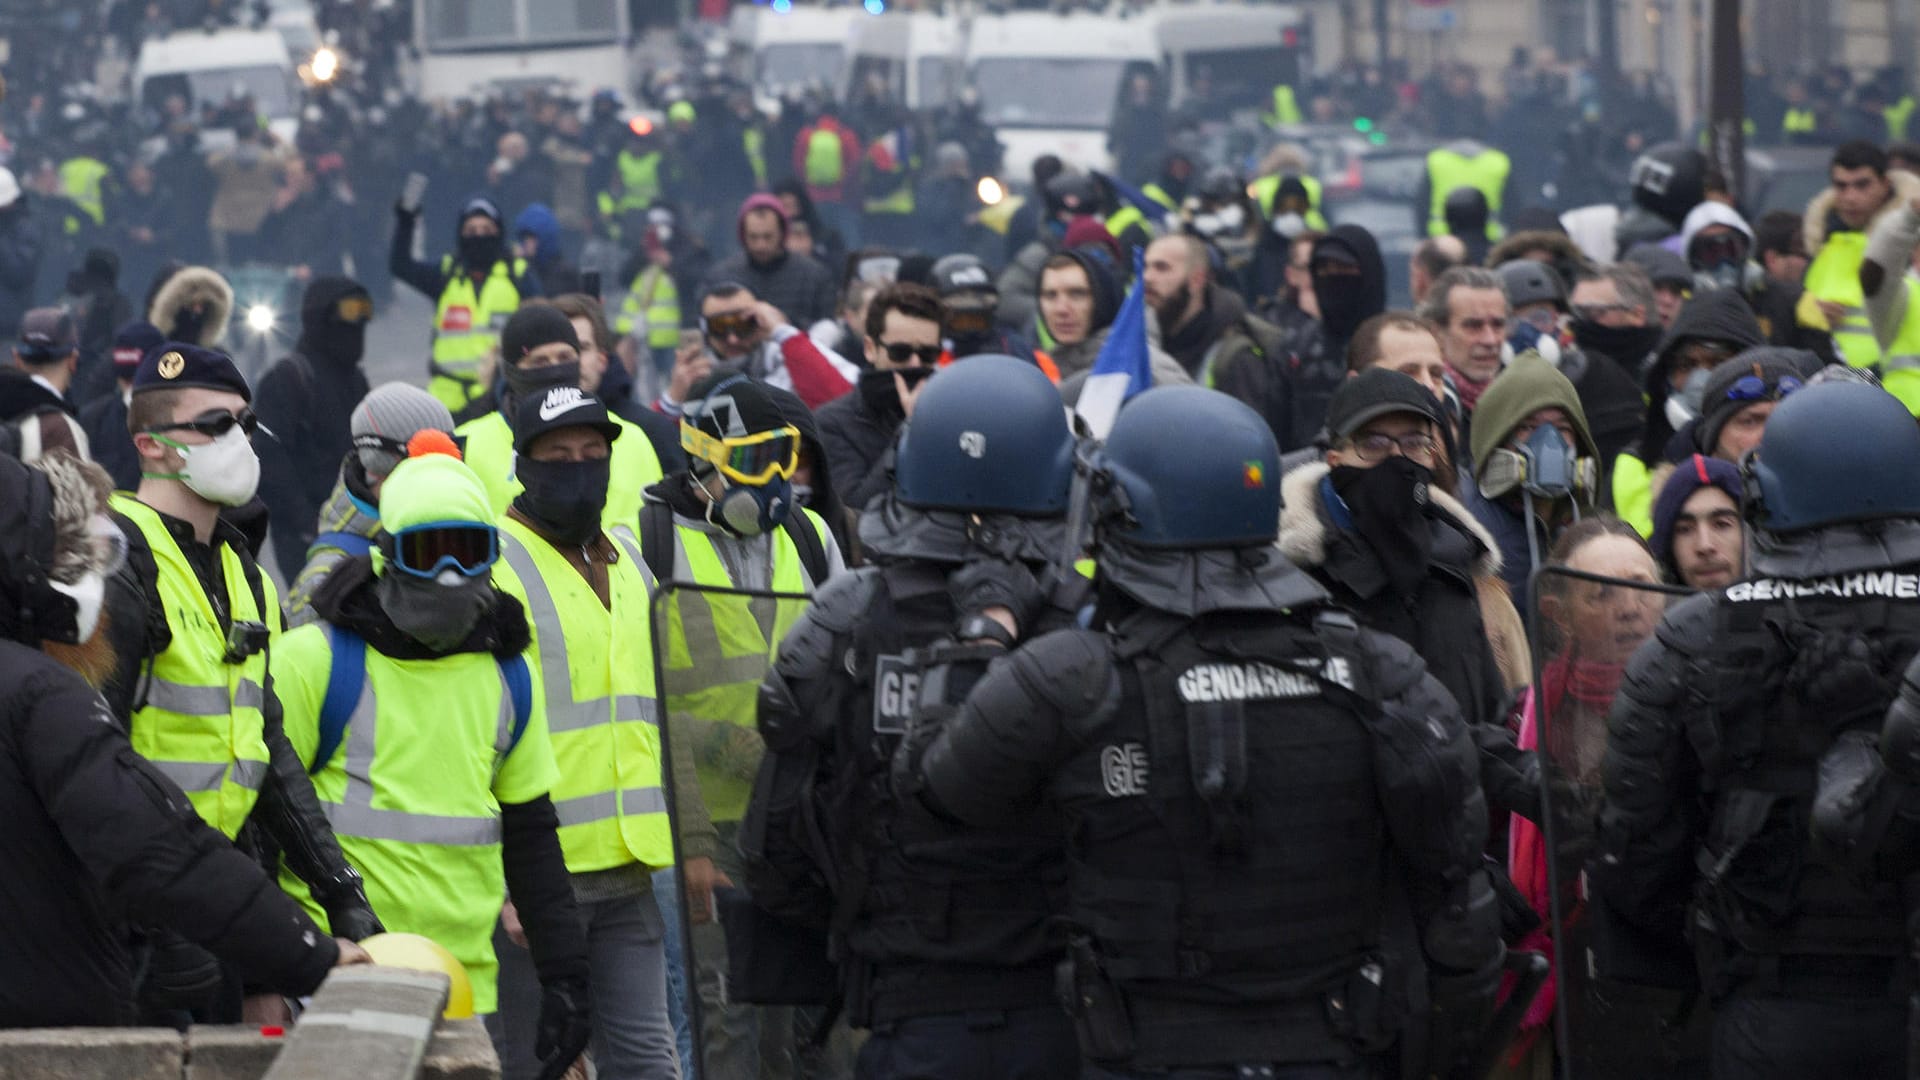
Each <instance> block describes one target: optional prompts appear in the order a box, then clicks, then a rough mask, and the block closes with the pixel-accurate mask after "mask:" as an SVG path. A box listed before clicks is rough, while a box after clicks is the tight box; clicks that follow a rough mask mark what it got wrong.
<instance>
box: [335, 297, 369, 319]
mask: <svg viewBox="0 0 1920 1080" xmlns="http://www.w3.org/2000/svg"><path fill="white" fill-rule="evenodd" d="M333 313H334V316H335V317H336V318H338V319H339V320H340V321H341V322H348V323H363V322H369V321H371V320H372V319H373V301H372V300H369V299H367V298H366V297H364V296H349V297H346V298H344V299H342V300H341V301H340V302H339V303H338V304H335V305H334V306H333Z"/></svg>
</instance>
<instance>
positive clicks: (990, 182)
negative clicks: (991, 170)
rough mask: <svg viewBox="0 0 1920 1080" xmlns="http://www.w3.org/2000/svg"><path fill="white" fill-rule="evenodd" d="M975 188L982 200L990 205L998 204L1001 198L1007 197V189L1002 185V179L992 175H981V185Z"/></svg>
mask: <svg viewBox="0 0 1920 1080" xmlns="http://www.w3.org/2000/svg"><path fill="white" fill-rule="evenodd" d="M974 190H975V193H976V194H978V195H979V196H980V201H981V202H983V203H985V204H986V205H988V206H998V205H1000V200H1002V199H1004V198H1006V197H1007V189H1006V188H1004V187H1001V186H1000V181H998V180H995V179H994V178H993V177H991V176H983V177H981V178H980V183H979V185H978V186H977V187H976V188H975V189H974Z"/></svg>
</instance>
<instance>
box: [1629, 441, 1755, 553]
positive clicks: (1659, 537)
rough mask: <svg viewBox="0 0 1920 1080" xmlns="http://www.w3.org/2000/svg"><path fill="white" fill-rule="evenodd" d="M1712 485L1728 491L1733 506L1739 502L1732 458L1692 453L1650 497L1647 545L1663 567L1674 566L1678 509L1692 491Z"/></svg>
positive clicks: (1738, 473) (1735, 472) (1735, 470)
mask: <svg viewBox="0 0 1920 1080" xmlns="http://www.w3.org/2000/svg"><path fill="white" fill-rule="evenodd" d="M1709 484H1711V485H1713V486H1714V487H1717V488H1719V489H1720V490H1722V491H1724V492H1726V493H1727V495H1728V496H1730V497H1731V498H1732V499H1733V505H1734V506H1736V507H1737V506H1739V505H1740V469H1739V467H1738V466H1736V465H1735V464H1733V462H1731V461H1722V460H1720V459H1719V458H1715V457H1707V456H1706V455H1704V454H1695V455H1693V456H1692V457H1690V458H1688V459H1686V460H1685V461H1682V462H1681V463H1680V464H1679V467H1677V468H1675V469H1674V470H1673V475H1672V476H1669V477H1667V482H1666V484H1665V485H1664V486H1663V487H1661V489H1660V495H1659V497H1658V498H1656V499H1654V500H1653V538H1652V540H1651V541H1650V542H1649V546H1650V547H1652V548H1653V557H1654V558H1655V559H1658V560H1659V561H1660V565H1662V566H1665V567H1672V566H1673V564H1674V563H1673V526H1674V523H1675V522H1677V521H1678V520H1679V519H1680V510H1681V508H1682V507H1684V506H1686V505H1687V500H1688V499H1691V498H1693V493H1694V492H1696V491H1699V490H1700V489H1701V488H1703V487H1706V486H1707V485H1709Z"/></svg>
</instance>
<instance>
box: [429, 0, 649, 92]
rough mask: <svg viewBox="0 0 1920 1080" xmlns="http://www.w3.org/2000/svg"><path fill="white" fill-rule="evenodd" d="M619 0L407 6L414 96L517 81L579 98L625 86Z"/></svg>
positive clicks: (626, 43)
mask: <svg viewBox="0 0 1920 1080" xmlns="http://www.w3.org/2000/svg"><path fill="white" fill-rule="evenodd" d="M627 16H628V13H627V5H625V4H610V3H607V4H602V3H594V4H572V3H554V2H552V0H489V2H488V3H484V4H482V3H454V2H449V0H437V2H433V3H428V2H426V0H421V2H420V3H417V4H415V5H414V9H413V43H414V47H415V48H416V49H418V50H419V54H420V64H419V94H420V96H421V97H422V98H424V99H426V100H428V101H437V100H453V99H459V98H468V97H478V96H482V95H485V94H487V93H490V92H493V91H496V90H508V91H511V90H514V89H518V88H523V87H535V86H538V87H542V88H548V89H558V90H561V91H563V92H566V93H570V94H572V95H573V96H575V97H579V98H584V97H587V96H588V95H590V94H592V93H594V92H595V91H598V90H607V89H611V90H616V91H620V92H622V93H624V92H626V91H627V90H628V89H630V87H631V84H632V56H631V53H632V48H631V46H632V38H633V30H632V25H631V24H630V23H629V22H628V17H627Z"/></svg>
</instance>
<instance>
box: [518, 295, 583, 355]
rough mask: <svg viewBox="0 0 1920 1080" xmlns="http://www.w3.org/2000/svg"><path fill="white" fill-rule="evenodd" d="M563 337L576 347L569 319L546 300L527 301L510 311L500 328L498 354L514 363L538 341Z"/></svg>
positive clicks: (545, 342) (543, 342)
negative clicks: (510, 313)
mask: <svg viewBox="0 0 1920 1080" xmlns="http://www.w3.org/2000/svg"><path fill="white" fill-rule="evenodd" d="M556 341H564V342H566V343H567V344H569V345H571V346H573V347H574V348H575V349H578V348H580V335H578V334H576V333H574V332H573V321H572V320H571V319H569V318H567V317H566V316H565V315H563V314H561V313H560V309H559V308H556V307H552V306H550V305H547V304H531V305H528V306H527V307H523V308H521V309H520V310H519V311H516V312H514V313H513V317H512V318H510V319H508V320H507V325H506V327H505V328H504V329H502V330H501V331H500V358H501V359H502V360H505V361H506V362H507V363H509V364H518V363H519V362H520V361H521V360H522V359H524V358H525V357H526V355H527V354H528V353H530V352H532V351H533V350H535V349H537V348H539V347H540V346H542V345H551V344H553V343H554V342H556Z"/></svg>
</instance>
